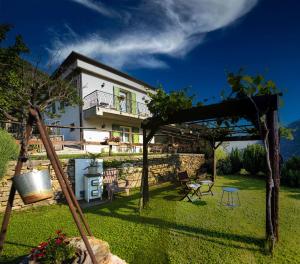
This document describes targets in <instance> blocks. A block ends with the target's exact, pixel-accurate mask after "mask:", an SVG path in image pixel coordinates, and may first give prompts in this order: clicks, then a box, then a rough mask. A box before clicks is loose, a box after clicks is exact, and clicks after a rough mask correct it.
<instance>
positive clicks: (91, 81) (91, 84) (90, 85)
mask: <svg viewBox="0 0 300 264" xmlns="http://www.w3.org/2000/svg"><path fill="white" fill-rule="evenodd" d="M103 83H104V87H101V85H102V84H103ZM114 86H116V87H118V88H121V89H123V90H126V91H129V92H133V93H135V94H136V101H137V102H139V103H145V102H144V100H143V98H145V99H146V100H148V99H149V97H148V95H147V92H146V91H142V90H141V91H137V90H135V89H130V88H128V87H127V86H125V85H124V86H122V85H120V84H117V83H114V82H111V81H108V80H105V79H103V78H100V77H95V76H93V75H90V74H87V73H82V97H83V98H84V97H85V96H86V95H88V94H90V93H92V92H94V91H96V90H99V91H102V92H105V93H109V94H113V93H114Z"/></svg>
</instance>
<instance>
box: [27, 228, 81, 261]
mask: <svg viewBox="0 0 300 264" xmlns="http://www.w3.org/2000/svg"><path fill="white" fill-rule="evenodd" d="M75 257H76V248H75V247H74V246H73V245H71V244H70V243H69V242H68V240H67V237H66V235H65V234H63V233H62V232H61V231H60V230H58V231H56V236H55V237H53V238H49V239H48V240H47V241H46V242H41V243H40V244H39V246H38V247H36V248H33V249H32V250H31V255H30V259H31V260H33V261H35V262H37V263H41V264H60V263H64V264H69V263H70V264H71V263H73V261H74V259H75Z"/></svg>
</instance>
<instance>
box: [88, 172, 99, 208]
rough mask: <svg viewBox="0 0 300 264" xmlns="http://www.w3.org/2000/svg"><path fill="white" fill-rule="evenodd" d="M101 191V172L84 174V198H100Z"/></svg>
mask: <svg viewBox="0 0 300 264" xmlns="http://www.w3.org/2000/svg"><path fill="white" fill-rule="evenodd" d="M102 193H103V174H101V173H99V174H96V175H95V174H85V176H84V199H85V200H86V201H87V202H88V203H89V202H90V200H93V199H97V198H100V199H102Z"/></svg>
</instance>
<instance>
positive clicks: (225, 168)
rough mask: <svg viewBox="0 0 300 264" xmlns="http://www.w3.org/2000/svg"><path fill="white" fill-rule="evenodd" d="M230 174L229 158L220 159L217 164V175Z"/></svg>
mask: <svg viewBox="0 0 300 264" xmlns="http://www.w3.org/2000/svg"><path fill="white" fill-rule="evenodd" d="M231 172H232V166H231V161H230V158H229V157H225V158H224V159H220V160H218V162H217V173H218V175H229V174H231Z"/></svg>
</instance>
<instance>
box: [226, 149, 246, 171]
mask: <svg viewBox="0 0 300 264" xmlns="http://www.w3.org/2000/svg"><path fill="white" fill-rule="evenodd" d="M229 159H230V163H231V170H232V171H231V172H232V173H239V172H240V170H241V169H242V168H243V152H242V151H241V150H239V149H238V148H234V149H232V151H231V152H230V154H229Z"/></svg>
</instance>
